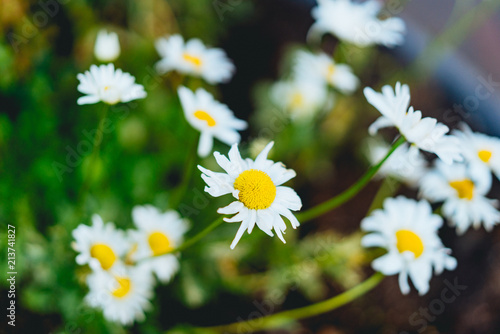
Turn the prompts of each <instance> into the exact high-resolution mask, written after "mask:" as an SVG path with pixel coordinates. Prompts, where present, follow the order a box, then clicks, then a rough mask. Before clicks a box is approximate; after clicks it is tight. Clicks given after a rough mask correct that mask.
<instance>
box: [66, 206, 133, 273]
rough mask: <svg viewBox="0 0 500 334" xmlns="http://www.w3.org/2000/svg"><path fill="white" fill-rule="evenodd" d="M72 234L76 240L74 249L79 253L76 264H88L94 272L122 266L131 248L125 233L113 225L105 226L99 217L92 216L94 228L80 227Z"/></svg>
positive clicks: (107, 224)
mask: <svg viewBox="0 0 500 334" xmlns="http://www.w3.org/2000/svg"><path fill="white" fill-rule="evenodd" d="M72 234H73V238H74V239H75V242H74V244H73V248H74V249H75V251H77V252H78V253H79V254H78V255H77V257H76V263H78V264H80V265H84V264H88V265H89V266H90V268H92V269H93V270H99V269H101V268H102V269H104V270H110V269H112V268H115V267H116V266H120V263H121V261H120V257H122V256H123V255H124V254H125V253H126V252H127V250H128V248H129V243H128V241H127V239H126V238H125V235H124V234H123V232H122V231H120V230H117V229H116V228H115V225H114V224H113V223H106V224H104V222H103V221H102V218H101V217H100V216H99V215H93V216H92V226H87V225H83V224H82V225H79V226H78V227H77V228H76V229H74V230H73V233H72ZM102 269H101V270H102Z"/></svg>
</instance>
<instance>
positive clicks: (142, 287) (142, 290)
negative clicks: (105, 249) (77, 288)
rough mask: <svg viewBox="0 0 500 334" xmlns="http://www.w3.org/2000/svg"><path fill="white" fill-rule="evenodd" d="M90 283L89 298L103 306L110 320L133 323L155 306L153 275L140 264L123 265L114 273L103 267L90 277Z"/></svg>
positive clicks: (141, 318) (94, 303)
mask: <svg viewBox="0 0 500 334" xmlns="http://www.w3.org/2000/svg"><path fill="white" fill-rule="evenodd" d="M87 284H88V286H89V293H88V294H87V296H86V297H85V301H86V302H87V303H88V304H89V305H90V306H92V307H96V308H100V309H102V311H103V314H104V317H105V318H106V319H107V320H109V321H113V322H118V323H121V324H122V325H131V324H132V323H133V322H134V321H136V320H137V321H142V320H144V318H145V315H144V311H147V310H148V309H150V308H151V307H152V306H151V303H150V302H149V299H150V298H152V296H153V291H152V289H153V277H152V276H151V273H150V272H148V271H145V270H141V269H140V268H138V267H122V268H120V269H119V270H114V271H113V272H112V273H111V272H105V271H102V270H99V271H96V272H93V273H92V274H90V275H89V276H88V277H87Z"/></svg>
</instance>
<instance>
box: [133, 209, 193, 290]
mask: <svg viewBox="0 0 500 334" xmlns="http://www.w3.org/2000/svg"><path fill="white" fill-rule="evenodd" d="M132 218H133V220H134V224H135V226H136V227H137V230H130V231H129V236H130V239H131V242H132V243H133V246H132V247H133V252H131V254H130V257H131V259H132V260H134V261H138V264H137V265H138V267H140V268H141V269H143V270H145V271H149V272H151V273H154V274H155V275H156V277H158V279H159V280H160V281H161V282H163V283H166V282H168V281H169V280H170V279H171V278H172V277H173V275H174V274H175V273H176V272H177V270H179V261H178V260H177V255H174V254H171V253H169V252H170V251H172V250H173V249H175V248H176V247H179V246H180V245H181V244H182V240H183V235H184V233H186V231H187V229H188V227H189V224H188V221H187V220H185V219H182V218H181V217H180V215H179V214H178V213H177V212H176V211H167V212H163V213H162V212H160V211H159V210H158V209H157V208H155V207H154V206H151V205H145V206H136V207H134V209H133V210H132Z"/></svg>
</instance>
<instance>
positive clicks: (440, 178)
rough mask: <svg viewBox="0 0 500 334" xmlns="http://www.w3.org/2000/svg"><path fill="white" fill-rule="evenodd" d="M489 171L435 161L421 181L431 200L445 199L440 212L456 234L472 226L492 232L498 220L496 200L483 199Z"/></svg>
mask: <svg viewBox="0 0 500 334" xmlns="http://www.w3.org/2000/svg"><path fill="white" fill-rule="evenodd" d="M491 182H492V177H491V173H490V172H489V171H488V170H487V169H485V168H482V167H480V166H478V165H466V164H458V163H457V164H453V165H451V166H450V165H445V164H443V163H439V162H438V163H437V165H436V168H435V169H434V170H432V171H430V172H429V173H428V174H427V175H426V176H425V177H424V178H423V179H422V181H421V188H420V192H421V194H422V196H423V197H424V198H427V199H428V200H430V201H431V202H444V203H443V207H442V212H443V215H444V216H445V217H446V218H448V219H449V221H450V223H451V225H452V226H456V227H457V233H458V234H463V233H464V232H465V231H466V230H467V229H468V228H469V227H470V226H471V225H472V226H473V227H474V228H476V229H477V228H479V227H480V226H481V223H482V225H483V226H484V228H485V229H486V230H487V231H491V230H492V228H493V226H494V225H495V224H498V223H499V222H500V212H499V211H498V210H497V209H496V208H495V207H496V206H497V205H498V201H496V200H492V199H489V198H486V195H487V194H488V192H489V190H490V188H491Z"/></svg>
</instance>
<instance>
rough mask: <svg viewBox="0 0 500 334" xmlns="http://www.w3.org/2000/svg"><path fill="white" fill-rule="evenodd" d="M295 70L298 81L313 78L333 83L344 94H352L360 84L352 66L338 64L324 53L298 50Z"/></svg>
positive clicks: (329, 83) (325, 82)
mask: <svg viewBox="0 0 500 334" xmlns="http://www.w3.org/2000/svg"><path fill="white" fill-rule="evenodd" d="M293 70H294V75H295V78H297V80H298V81H301V79H302V78H311V79H312V80H318V81H319V82H323V83H324V84H328V85H331V86H332V87H335V88H337V89H338V90H339V91H341V92H342V93H344V94H351V93H352V92H353V91H355V90H356V88H357V87H358V85H359V80H358V78H357V77H356V76H355V75H354V74H353V73H352V69H351V67H349V66H348V65H345V64H336V63H335V62H334V61H333V59H332V58H331V57H329V56H328V55H326V54H324V53H317V54H314V53H311V52H306V51H298V52H297V54H296V56H295V64H294V69H293Z"/></svg>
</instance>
